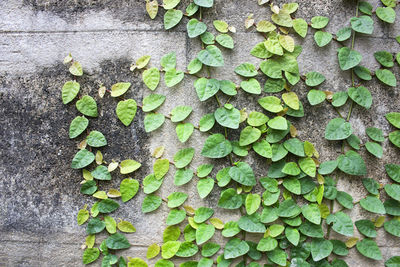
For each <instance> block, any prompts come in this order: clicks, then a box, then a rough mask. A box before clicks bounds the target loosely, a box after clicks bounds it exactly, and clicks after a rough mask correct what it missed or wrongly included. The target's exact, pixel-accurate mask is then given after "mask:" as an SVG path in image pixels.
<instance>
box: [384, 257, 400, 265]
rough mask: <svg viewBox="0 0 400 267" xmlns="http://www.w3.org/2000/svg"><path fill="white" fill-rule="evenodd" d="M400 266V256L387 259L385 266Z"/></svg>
mask: <svg viewBox="0 0 400 267" xmlns="http://www.w3.org/2000/svg"><path fill="white" fill-rule="evenodd" d="M399 266H400V256H394V257H391V258H390V259H388V260H387V261H385V267H399Z"/></svg>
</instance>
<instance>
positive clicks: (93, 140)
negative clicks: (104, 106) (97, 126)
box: [86, 131, 107, 147]
mask: <svg viewBox="0 0 400 267" xmlns="http://www.w3.org/2000/svg"><path fill="white" fill-rule="evenodd" d="M86 142H87V144H88V145H89V146H91V147H102V146H106V145H107V140H106V138H105V137H104V135H103V134H102V133H101V132H99V131H91V132H90V134H89V135H88V136H87V137H86Z"/></svg>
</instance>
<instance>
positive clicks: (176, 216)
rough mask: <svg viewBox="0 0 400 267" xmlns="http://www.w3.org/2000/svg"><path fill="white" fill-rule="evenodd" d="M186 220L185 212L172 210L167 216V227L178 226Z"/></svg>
mask: <svg viewBox="0 0 400 267" xmlns="http://www.w3.org/2000/svg"><path fill="white" fill-rule="evenodd" d="M185 218H186V211H185V210H178V209H172V210H171V211H170V212H169V213H168V216H167V220H166V224H167V225H176V224H179V223H181V222H183V221H184V220H185Z"/></svg>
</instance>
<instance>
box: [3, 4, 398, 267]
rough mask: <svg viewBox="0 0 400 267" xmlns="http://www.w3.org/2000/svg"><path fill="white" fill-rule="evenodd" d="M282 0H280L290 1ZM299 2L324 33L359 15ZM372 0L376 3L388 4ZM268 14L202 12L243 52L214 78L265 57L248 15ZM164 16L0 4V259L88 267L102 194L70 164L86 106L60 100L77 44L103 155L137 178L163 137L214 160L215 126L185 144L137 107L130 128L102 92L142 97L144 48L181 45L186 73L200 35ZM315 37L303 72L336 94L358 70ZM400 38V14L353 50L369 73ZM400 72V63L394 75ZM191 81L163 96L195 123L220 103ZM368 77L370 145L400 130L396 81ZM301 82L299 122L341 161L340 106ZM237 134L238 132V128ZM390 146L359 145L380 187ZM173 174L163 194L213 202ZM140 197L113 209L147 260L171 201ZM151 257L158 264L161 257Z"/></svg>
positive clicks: (389, 248)
mask: <svg viewBox="0 0 400 267" xmlns="http://www.w3.org/2000/svg"><path fill="white" fill-rule="evenodd" d="M183 2H184V3H185V4H181V5H180V7H181V9H183V7H184V6H186V3H187V2H188V1H183ZM276 2H277V3H278V4H282V3H284V2H285V1H276ZM298 2H299V3H300V9H299V11H298V12H297V14H296V17H303V18H306V19H307V21H310V18H311V17H313V16H315V15H325V16H328V17H331V21H330V23H329V25H328V27H327V30H328V31H330V32H332V33H335V32H336V31H337V30H338V29H339V28H341V27H343V26H344V25H345V24H344V23H345V22H346V21H349V19H350V18H351V17H352V16H353V15H354V12H355V10H354V6H355V1H351V0H332V1H323V0H312V1H308V0H301V1H298ZM370 2H371V3H372V4H373V5H374V6H377V5H378V2H379V1H377V0H370ZM396 11H398V9H397V10H396ZM269 12H270V11H269V9H268V8H262V7H259V6H258V5H257V4H256V0H251V1H250V0H249V1H238V0H235V1H224V0H217V1H216V4H215V7H214V8H213V9H211V10H208V11H205V12H204V14H203V15H204V18H205V22H206V23H207V25H209V28H211V27H212V26H211V22H212V20H214V19H223V20H226V21H227V22H228V23H229V24H231V25H234V26H235V27H236V28H237V30H238V32H237V33H236V34H234V40H235V46H236V48H235V50H234V51H227V50H224V55H225V65H226V67H225V68H221V69H217V70H213V71H212V76H213V77H218V78H225V79H231V80H233V81H234V82H236V83H239V82H240V77H238V76H236V75H235V74H234V73H233V69H234V68H235V66H237V65H238V64H240V63H242V62H246V61H247V62H251V63H255V64H256V65H258V64H259V62H260V60H259V59H256V58H254V57H252V56H250V55H249V51H250V49H251V48H252V47H253V46H254V45H255V44H256V43H258V42H259V41H260V40H261V39H262V36H261V35H259V34H257V33H255V32H252V31H246V30H245V29H244V27H243V21H244V19H245V17H246V16H247V15H248V14H249V13H254V14H255V15H254V16H255V18H256V20H260V19H263V18H266V16H265V14H269ZM397 13H398V12H397ZM162 15H163V11H161V12H160V13H159V15H157V17H156V19H155V20H154V21H152V20H150V19H149V18H148V16H147V15H146V13H145V8H144V1H141V0H114V1H111V0H98V1H92V0H79V1H72V0H62V1H60V0H4V1H0V123H1V128H0V141H1V142H0V173H1V174H0V192H1V194H0V202H1V203H2V204H1V205H0V245H1V247H2V249H1V252H0V266H80V265H81V253H82V251H81V249H80V247H81V244H82V243H83V242H84V234H85V230H84V227H79V226H78V225H77V224H76V219H75V215H76V213H77V211H78V210H79V209H80V208H82V207H83V205H84V204H85V203H93V200H92V199H91V198H89V197H85V196H83V195H81V194H80V193H79V187H80V186H79V183H80V181H81V174H80V172H79V171H73V170H71V169H70V168H69V164H70V160H71V159H72V157H73V155H74V153H75V152H76V149H75V148H76V145H77V141H76V140H70V139H68V127H69V122H70V121H71V119H72V118H74V117H75V116H76V115H77V114H78V112H77V111H76V110H75V108H74V104H69V105H68V106H64V105H63V104H62V102H61V100H60V88H61V86H62V84H63V83H64V82H65V81H67V80H69V79H72V77H71V76H70V75H69V74H68V72H67V69H66V68H65V66H63V65H62V63H61V62H62V59H63V58H64V56H65V55H66V54H67V53H69V52H71V53H72V54H73V56H74V58H76V59H77V60H78V61H80V62H81V63H82V64H83V66H84V72H85V74H86V75H85V76H83V78H79V79H77V80H78V81H79V82H80V83H81V85H82V90H83V92H84V93H89V94H91V95H92V96H96V100H97V101H98V104H99V109H100V110H101V112H102V113H101V115H100V116H99V118H97V119H92V120H90V129H101V130H102V131H103V133H104V134H105V136H106V137H107V138H108V140H109V146H107V147H106V148H102V149H101V150H102V152H103V154H104V157H105V159H106V160H108V161H110V160H111V159H115V160H117V161H118V160H123V159H126V158H133V159H136V160H138V161H140V162H141V163H142V164H143V166H142V168H141V169H140V171H138V172H136V173H135V175H134V177H135V178H136V179H138V180H139V181H142V179H143V178H144V177H145V176H146V175H147V174H149V173H150V172H151V171H152V170H151V166H152V163H153V162H152V159H151V160H149V155H150V152H151V151H153V149H154V148H155V147H157V146H160V145H165V146H166V153H165V156H166V157H167V158H169V159H171V160H172V158H173V155H174V154H175V153H176V151H178V150H179V149H180V148H183V147H187V146H193V147H195V148H196V156H195V159H194V161H193V162H192V164H191V166H192V167H193V168H196V167H197V166H198V165H199V164H200V163H203V162H205V161H204V159H203V158H202V157H201V156H200V149H201V147H202V144H203V140H204V139H205V138H206V137H207V135H206V134H200V133H198V132H197V131H196V132H195V133H194V134H193V136H192V137H191V138H190V140H189V141H188V142H187V143H186V144H181V143H179V141H178V140H177V138H176V135H175V129H174V125H173V124H172V123H171V122H169V121H167V123H165V124H164V126H163V127H162V128H161V129H160V130H157V131H156V132H154V133H151V134H146V133H145V132H144V129H143V113H142V112H141V111H138V115H137V116H136V118H135V120H134V123H133V124H132V126H131V127H129V128H126V127H123V126H122V124H121V123H120V122H119V121H118V119H117V118H116V116H115V114H114V109H115V106H116V103H117V101H116V100H115V99H111V98H110V97H106V98H104V99H102V100H101V99H99V97H98V96H97V93H96V92H97V88H98V87H99V85H100V84H101V83H103V84H104V85H105V86H106V87H108V88H110V86H111V85H112V84H113V83H115V82H118V81H129V82H132V84H133V85H132V88H131V89H130V91H129V93H128V94H127V97H133V98H135V99H136V100H137V101H138V102H140V101H141V99H142V98H143V96H145V95H147V94H149V90H147V89H146V88H145V86H144V85H143V83H142V82H141V78H140V74H139V73H137V72H136V73H135V74H132V73H131V72H130V71H129V65H130V63H131V62H132V61H134V60H135V59H137V58H139V57H140V56H142V55H145V54H150V55H151V56H152V60H151V65H153V66H159V59H160V58H161V56H162V55H164V54H166V53H167V52H170V51H175V52H176V53H177V55H178V56H177V59H178V68H179V69H182V70H183V69H185V66H186V65H187V64H188V62H190V60H191V59H193V58H194V57H195V56H196V54H197V52H198V51H199V50H200V43H199V41H198V40H189V39H188V38H187V35H186V30H185V29H186V27H185V24H186V23H185V22H186V21H187V19H186V18H184V19H183V23H182V22H181V23H180V25H179V26H178V27H176V28H174V29H172V30H170V31H168V32H165V31H164V30H163V25H162ZM397 15H398V16H399V14H397ZM268 16H269V15H268ZM213 30H214V29H213ZM312 33H313V31H310V32H309V36H308V37H307V38H306V40H301V39H296V41H297V42H299V43H301V44H302V45H303V46H304V49H303V53H302V54H301V56H300V66H301V73H306V72H308V71H312V70H315V71H319V72H321V73H323V74H324V75H325V76H326V77H327V81H326V82H325V83H324V84H323V85H322V86H321V89H323V90H331V91H333V92H336V91H339V90H346V89H347V88H348V87H349V86H350V84H351V82H350V73H349V72H341V71H340V70H339V67H338V64H337V60H336V49H337V48H338V47H339V46H338V45H337V43H335V42H331V43H330V44H329V45H328V46H327V47H325V48H318V47H317V46H316V45H315V43H314V41H313V38H312ZM399 34H400V23H399V20H397V21H396V23H395V24H394V25H385V24H383V23H382V22H379V21H375V31H374V34H373V36H374V37H372V38H371V37H366V36H360V35H358V36H357V38H356V45H355V47H356V49H357V50H358V51H360V52H361V53H362V55H363V61H362V65H365V66H366V67H368V68H371V69H376V68H377V67H378V66H379V65H378V63H377V62H376V61H375V59H374V58H373V52H375V51H378V50H383V49H385V50H388V51H390V52H398V50H399V45H398V44H397V43H396V41H395V40H394V37H395V36H397V35H399ZM398 71H399V68H398V66H397V65H396V66H395V67H394V72H395V73H398ZM397 78H399V76H398V75H397ZM193 81H194V79H193V78H188V79H185V80H184V82H182V83H181V84H179V85H178V86H176V87H174V88H167V87H165V86H164V85H161V86H159V88H158V89H157V93H162V94H166V95H167V96H168V97H167V101H166V102H165V104H164V105H163V106H162V108H161V109H160V112H162V113H164V114H168V113H169V112H170V111H171V109H172V108H173V107H174V106H176V105H178V104H179V105H184V104H187V105H191V106H192V107H193V108H194V110H195V112H194V113H193V114H192V115H191V116H190V121H191V122H193V123H195V124H198V121H199V119H200V118H201V116H202V115H203V114H205V113H207V112H209V111H210V108H211V107H212V108H214V107H215V102H214V101H207V102H205V103H200V102H199V101H198V100H197V96H196V93H195V91H194V88H193ZM161 84H163V82H162V83H161ZM364 84H365V86H367V87H368V88H369V89H370V91H371V93H372V95H373V97H374V103H373V106H372V107H371V109H370V110H368V111H366V110H365V109H361V108H359V107H355V109H354V112H353V115H352V119H351V122H352V125H353V128H354V130H355V133H356V134H357V135H358V136H360V137H361V139H362V141H363V142H365V141H366V140H367V136H366V135H365V129H366V128H367V127H371V126H374V127H378V128H381V129H383V130H384V133H385V134H386V135H387V134H388V133H389V132H390V131H391V130H392V128H391V127H390V126H389V125H388V123H387V122H386V120H385V119H384V117H383V115H384V114H385V113H387V112H389V111H397V112H399V111H400V93H399V90H398V88H389V87H386V86H382V85H381V84H380V83H378V82H377V81H376V80H375V79H374V80H373V81H371V82H366V83H364ZM294 90H295V91H296V92H297V93H298V94H299V95H300V96H301V98H302V99H301V100H302V102H303V104H304V108H305V110H306V116H305V117H304V118H301V119H294V120H292V121H293V123H294V124H295V125H296V127H297V129H298V132H299V136H300V138H302V139H303V140H312V142H313V143H314V144H315V145H316V147H317V149H318V150H319V152H320V154H321V158H322V160H327V159H334V158H336V157H337V155H338V154H339V153H340V143H339V142H328V141H326V140H324V138H323V134H324V129H325V125H326V123H327V121H328V120H329V119H331V118H333V117H335V116H336V113H335V112H334V110H333V109H331V107H329V106H328V105H326V104H322V105H318V106H310V105H309V104H308V101H307V99H306V94H307V90H308V89H307V88H306V87H305V86H304V85H303V84H299V85H297V86H295V88H294ZM236 99H240V101H236V100H233V103H234V104H235V105H236V106H237V107H238V108H245V107H246V108H247V109H248V110H254V109H257V110H260V108H259V107H258V106H257V105H256V104H255V103H256V99H257V97H253V96H249V95H245V94H243V93H240V94H239V96H238V97H237V98H236ZM348 108H349V107H348V106H345V107H343V108H341V109H340V111H341V112H342V114H345V113H346V112H347V110H348ZM317 115H318V116H317ZM230 134H232V136H236V138H237V134H235V133H233V132H232V133H230ZM384 148H385V154H384V157H383V158H382V159H381V160H377V159H375V158H373V157H372V156H370V155H368V154H366V153H364V152H363V153H362V154H363V156H364V158H365V159H366V161H367V166H368V176H369V177H373V178H375V179H377V180H378V181H379V182H381V183H386V182H387V177H386V175H385V174H384V169H383V165H384V164H385V163H397V164H399V163H400V157H399V154H400V152H399V149H397V148H395V147H394V146H393V145H391V144H389V143H387V142H386V143H385V144H384ZM249 162H250V163H252V165H253V167H254V168H255V172H256V175H257V176H258V177H261V176H264V175H265V173H266V170H267V165H266V164H265V162H264V161H262V160H260V159H257V158H255V157H250V158H249ZM213 163H214V164H216V165H218V167H216V169H217V170H218V169H219V168H220V167H221V166H223V164H224V161H222V160H219V161H214V162H213ZM173 174H174V171H170V173H169V175H168V176H167V177H166V178H165V179H166V181H165V184H164V185H163V187H162V189H161V190H160V192H159V194H160V195H161V196H163V197H164V198H165V197H166V196H168V195H169V194H170V193H171V192H174V191H177V190H179V191H186V192H189V195H190V198H189V200H188V202H187V204H189V205H191V206H193V207H199V206H212V207H215V206H216V202H217V199H218V196H219V192H217V190H214V191H213V193H212V194H211V195H210V196H208V197H207V198H206V199H205V200H200V199H199V198H198V197H197V192H196V183H195V182H191V183H189V184H188V185H186V186H183V187H182V188H179V189H177V188H176V187H175V186H173V183H172V179H173ZM213 174H214V175H215V170H214V173H213ZM121 179H122V177H121V176H119V175H116V174H113V182H111V183H101V186H102V188H104V190H105V189H108V188H111V187H118V185H119V181H120V180H121ZM194 179H195V178H194ZM193 181H195V180H193ZM169 185H172V186H169ZM339 188H341V190H344V191H347V192H349V193H351V194H352V195H353V197H354V200H355V201H357V200H359V199H361V198H362V197H363V196H365V195H366V192H365V190H364V189H363V187H362V186H361V181H360V179H359V178H352V177H347V176H344V175H343V176H341V177H340V182H339ZM143 197H144V195H143V193H141V194H138V196H136V197H135V198H134V199H133V200H131V201H130V202H128V203H126V204H124V205H122V206H121V208H120V209H119V210H118V212H117V214H116V216H115V217H117V218H118V217H121V218H124V219H127V220H129V221H131V222H132V223H133V224H134V225H135V227H136V228H137V232H136V233H135V234H131V235H129V238H130V242H131V243H132V244H133V246H132V248H131V249H129V250H128V251H124V252H123V254H124V255H129V256H132V257H142V258H143V257H144V255H145V253H146V247H147V246H148V245H150V244H151V243H154V242H158V243H160V242H161V241H162V231H163V229H164V228H165V223H164V221H165V218H166V214H167V208H166V207H165V205H164V206H163V207H162V208H161V209H160V210H158V212H156V213H153V214H150V215H143V214H142V213H141V211H140V206H141V202H142V199H143ZM351 214H352V216H353V218H357V219H359V218H362V217H369V218H373V217H374V215H372V214H368V213H367V212H365V211H361V210H360V209H358V207H356V208H354V210H352V211H351ZM237 216H238V214H237V213H236V212H227V211H221V210H217V213H216V217H219V218H221V219H223V220H224V221H225V222H226V221H228V220H234V219H235V218H237ZM356 232H357V231H356ZM357 234H358V233H357ZM216 238H217V239H222V238H221V237H216ZM338 238H342V237H339V236H338ZM100 239H101V238H100ZM100 239H99V240H100ZM377 240H378V244H379V246H380V248H381V251H382V254H383V255H384V259H387V258H389V257H391V256H394V255H400V247H399V242H398V240H395V239H394V238H392V237H390V236H388V234H386V233H385V232H384V231H383V229H380V230H379V231H378V238H377ZM346 261H347V263H348V264H349V266H383V261H382V262H379V263H376V262H372V261H369V260H367V259H366V258H364V257H362V256H360V254H358V253H357V252H356V251H355V250H354V249H353V250H352V251H351V253H350V256H348V257H346ZM150 263H151V264H154V261H150ZM98 264H99V263H98Z"/></svg>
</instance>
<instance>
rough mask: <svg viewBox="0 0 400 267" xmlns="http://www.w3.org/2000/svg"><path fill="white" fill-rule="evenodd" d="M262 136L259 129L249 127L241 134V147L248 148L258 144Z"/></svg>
mask: <svg viewBox="0 0 400 267" xmlns="http://www.w3.org/2000/svg"><path fill="white" fill-rule="evenodd" d="M260 136H261V131H260V130H259V129H258V128H254V127H251V126H247V127H245V128H244V129H243V130H242V131H241V132H240V138H239V145H240V146H247V145H249V144H252V143H254V142H256V141H257V140H258V139H259V138H260Z"/></svg>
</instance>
